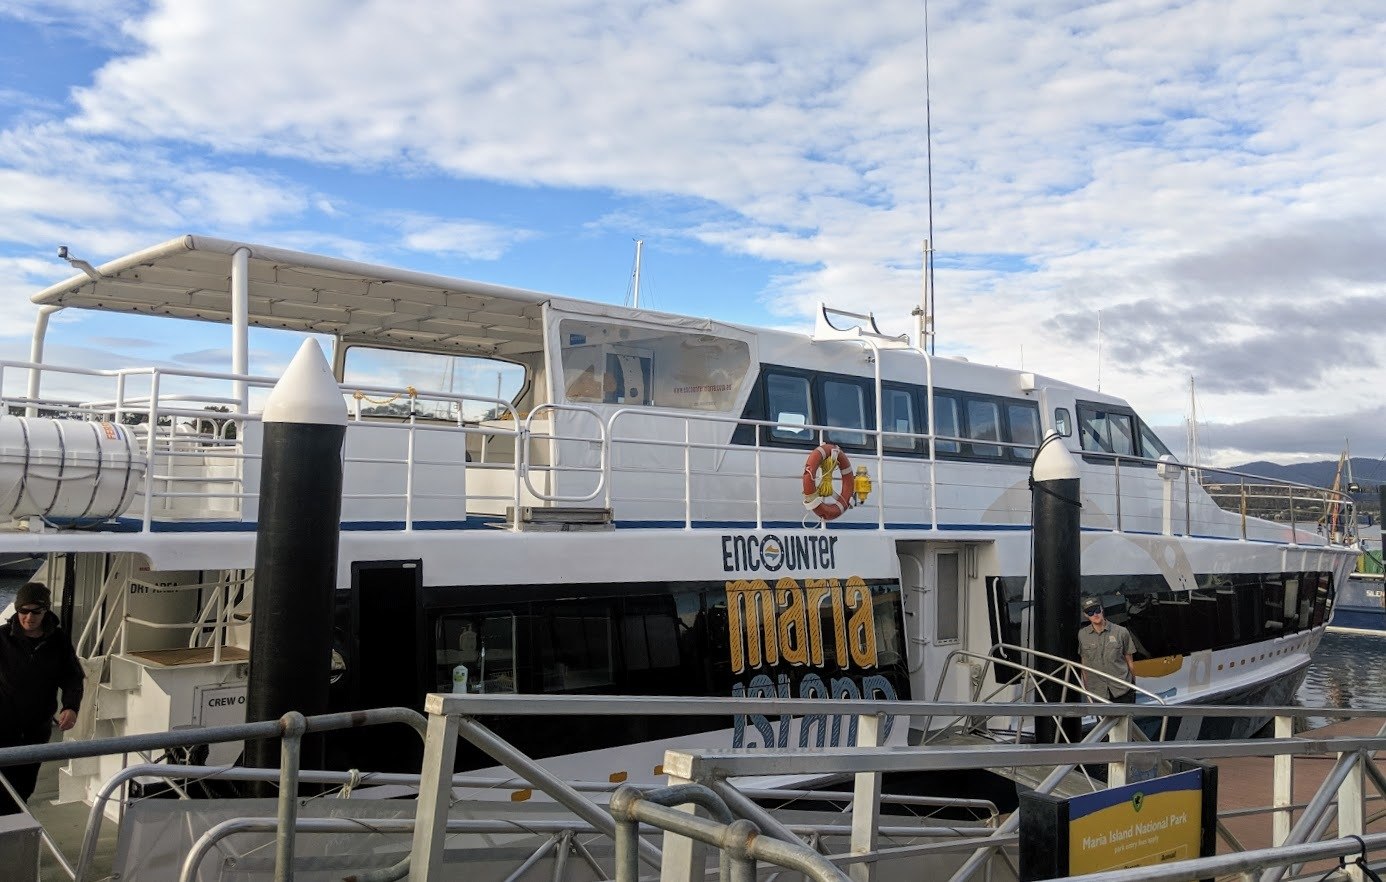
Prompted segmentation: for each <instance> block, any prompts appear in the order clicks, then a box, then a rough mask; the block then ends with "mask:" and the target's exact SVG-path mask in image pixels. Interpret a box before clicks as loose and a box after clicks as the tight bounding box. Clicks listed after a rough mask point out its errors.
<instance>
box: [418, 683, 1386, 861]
mask: <svg viewBox="0 0 1386 882" xmlns="http://www.w3.org/2000/svg"><path fill="white" fill-rule="evenodd" d="M428 710H429V713H430V718H429V740H428V749H427V754H426V759H425V764H426V765H428V764H433V765H434V766H435V767H438V768H441V767H445V766H446V764H447V762H446V761H447V759H448V757H449V756H450V752H451V751H452V750H453V749H455V738H456V735H457V734H458V733H460V734H462V736H463V737H466V738H467V739H468V740H469V741H472V743H473V744H476V745H478V746H482V747H483V749H485V750H486V751H487V753H489V754H490V755H491V756H492V757H493V758H494V759H496V760H498V761H501V762H502V763H503V764H505V765H506V766H507V767H509V768H511V769H512V770H514V771H515V772H516V773H517V774H520V775H528V771H527V770H526V769H525V768H524V759H523V758H519V759H520V761H519V762H518V763H516V764H512V763H511V762H510V760H511V759H512V757H510V756H509V753H508V751H507V749H506V747H505V746H503V742H502V743H501V745H499V746H498V745H497V744H496V741H498V739H495V738H494V735H491V734H490V733H489V731H488V730H485V729H484V727H481V726H480V724H478V723H476V721H475V718H476V717H478V716H486V717H491V716H506V715H517V714H518V715H523V716H529V715H535V714H544V715H553V716H559V717H561V716H564V715H568V714H580V715H592V714H604V715H611V714H641V715H665V714H675V715H710V714H722V715H725V714H731V713H736V714H743V713H744V714H763V715H766V716H770V715H785V714H793V715H799V714H822V713H834V712H837V713H846V714H858V715H861V721H862V728H863V731H866V730H867V726H868V721H870V720H876V721H879V719H880V717H881V716H882V715H885V714H890V715H897V716H903V715H909V716H912V717H913V718H915V719H927V718H931V717H942V716H948V717H959V718H967V717H977V716H989V715H996V714H997V713H998V709H997V708H996V707H995V706H994V705H989V704H939V703H934V702H874V701H873V702H867V701H850V700H849V701H831V700H824V701H819V700H803V699H769V700H762V699H687V698H678V699H660V698H655V699H651V698H648V697H630V698H620V697H597V696H583V697H564V698H552V699H539V698H531V697H528V696H460V695H459V696H452V695H433V696H430V698H429V703H428ZM1258 711H1259V712H1261V713H1266V714H1272V715H1275V717H1276V719H1277V724H1278V728H1277V734H1288V732H1289V731H1290V729H1291V725H1292V722H1293V720H1294V719H1296V718H1303V717H1308V716H1313V715H1315V714H1321V713H1322V711H1321V710H1318V709H1313V708H1286V707H1276V708H1260V709H1258ZM1001 713H1002V714H1003V715H1010V716H1016V717H1039V716H1058V717H1077V716H1086V715H1095V716H1097V717H1098V718H1099V721H1098V724H1097V725H1096V726H1095V727H1094V728H1093V729H1092V730H1090V731H1089V732H1088V733H1087V736H1086V738H1085V740H1084V742H1082V743H1079V744H1055V745H1039V744H1002V743H997V744H993V745H988V746H983V747H945V746H936V745H932V746H920V747H915V748H905V747H900V746H891V747H871V746H863V747H857V748H833V749H821V748H820V749H816V750H814V749H808V750H804V749H800V750H792V749H783V748H780V749H775V748H767V749H764V750H755V751H748V750H744V749H742V750H707V749H702V750H688V751H680V750H671V751H669V752H668V753H667V754H666V755H665V762H664V765H663V768H664V771H665V773H666V774H667V775H669V776H670V783H671V785H673V784H681V783H684V782H690V783H695V784H702V785H705V786H706V787H708V788H710V789H711V790H713V791H714V792H715V793H716V794H717V795H718V796H720V797H721V798H722V799H723V800H724V801H725V803H726V804H727V806H728V807H729V808H730V809H731V811H732V812H733V813H734V814H735V815H737V816H739V817H741V818H745V819H749V820H752V821H754V822H755V825H756V827H758V828H759V829H760V830H761V831H763V836H762V838H768V839H778V840H781V841H785V842H790V841H791V840H789V839H788V838H787V836H786V834H787V831H786V830H785V829H784V828H783V827H782V826H781V825H779V824H778V822H776V821H775V819H774V818H773V817H767V816H766V815H765V814H764V813H763V810H761V809H758V808H757V807H755V806H754V803H751V802H750V801H749V800H746V799H744V797H743V798H738V796H737V794H736V788H735V787H733V786H731V785H730V784H729V783H728V782H729V781H730V780H731V779H733V778H739V777H741V776H748V775H781V776H782V775H818V776H821V775H825V774H828V775H831V774H841V775H851V776H855V778H856V780H857V787H856V791H855V792H856V793H857V794H858V795H859V796H860V795H862V794H866V795H867V799H865V800H863V799H857V800H854V802H853V805H852V813H853V824H852V826H853V830H854V831H856V830H859V829H862V830H863V832H862V833H861V835H862V836H863V837H865V836H866V835H867V834H866V832H864V828H863V827H862V824H861V819H860V817H859V816H858V815H859V813H865V814H866V815H867V816H869V817H870V818H871V822H870V823H871V824H878V823H879V814H878V812H879V806H878V805H877V804H875V803H872V802H871V800H870V799H869V795H870V794H871V793H872V792H873V791H872V785H871V784H870V780H871V778H872V777H873V776H879V775H881V774H884V773H888V772H920V771H923V772H927V771H931V770H957V769H969V768H970V769H998V768H1010V767H1022V766H1023V767H1051V768H1052V769H1053V771H1051V773H1050V774H1049V775H1048V776H1047V777H1046V778H1045V780H1044V781H1043V782H1042V783H1041V785H1040V787H1039V792H1050V791H1051V790H1053V789H1054V788H1055V787H1056V786H1057V785H1058V784H1059V783H1060V781H1062V780H1064V779H1065V777H1066V776H1068V775H1069V774H1070V773H1072V772H1073V770H1074V769H1076V768H1078V767H1079V766H1080V765H1082V764H1106V765H1108V769H1109V780H1110V781H1111V782H1112V783H1124V782H1125V780H1126V774H1127V766H1128V764H1130V763H1138V764H1142V765H1145V764H1148V763H1151V762H1153V763H1156V764H1157V765H1158V763H1159V762H1161V761H1163V760H1166V759H1173V758H1179V759H1186V760H1187V759H1192V760H1214V759H1219V758H1230V757H1244V756H1266V755H1270V756H1274V757H1276V764H1275V767H1274V768H1275V772H1274V774H1275V786H1276V792H1277V794H1280V793H1282V792H1284V793H1288V792H1290V788H1291V787H1292V782H1293V768H1294V766H1293V763H1292V760H1293V758H1294V757H1297V756H1304V757H1319V756H1323V755H1324V754H1326V753H1328V754H1331V753H1335V752H1336V753H1339V755H1340V757H1341V758H1340V760H1339V763H1338V764H1337V765H1336V766H1335V768H1334V769H1333V770H1332V771H1331V772H1330V774H1329V775H1328V776H1326V778H1325V780H1324V782H1323V784H1322V785H1321V786H1320V788H1319V790H1318V792H1317V793H1316V795H1315V797H1314V798H1313V799H1312V800H1311V801H1310V803H1308V804H1307V805H1306V806H1305V807H1304V809H1303V811H1302V812H1301V814H1300V816H1299V820H1298V822H1297V823H1296V824H1295V825H1294V827H1293V829H1291V827H1290V826H1289V825H1288V823H1284V824H1282V823H1280V822H1279V821H1277V822H1276V829H1275V831H1274V834H1273V835H1274V839H1273V841H1274V843H1275V845H1276V846H1277V850H1274V851H1258V852H1250V853H1247V854H1246V855H1245V856H1243V857H1241V858H1237V859H1236V860H1239V861H1241V862H1242V863H1241V864H1237V865H1238V866H1256V867H1261V868H1266V867H1271V866H1276V865H1282V866H1288V865H1290V864H1294V863H1298V862H1300V861H1301V860H1302V859H1305V858H1304V857H1303V856H1304V855H1308V856H1313V857H1316V856H1321V855H1342V854H1347V853H1350V849H1348V848H1346V846H1345V843H1347V842H1354V841H1355V840H1351V839H1347V840H1335V841H1333V842H1326V843H1319V844H1318V845H1315V846H1313V847H1312V848H1310V849H1305V850H1303V852H1301V851H1299V850H1296V849H1299V848H1300V846H1301V843H1306V842H1308V841H1309V840H1312V839H1314V838H1316V837H1319V836H1321V835H1322V834H1323V832H1324V830H1325V829H1326V826H1327V824H1328V821H1329V819H1330V818H1331V817H1332V816H1333V814H1334V811H1335V806H1336V807H1337V814H1338V817H1339V829H1340V832H1352V833H1354V834H1355V835H1362V834H1363V827H1362V820H1363V817H1362V813H1361V811H1360V809H1353V808H1352V804H1353V801H1354V800H1359V801H1360V800H1362V799H1364V798H1365V792H1364V789H1363V785H1364V784H1366V783H1368V782H1370V783H1372V784H1373V785H1374V786H1376V787H1377V788H1378V789H1379V790H1381V791H1382V793H1383V794H1386V777H1383V776H1381V774H1380V773H1379V772H1378V771H1377V770H1376V769H1375V766H1374V764H1373V763H1371V762H1370V761H1368V757H1369V756H1370V755H1371V754H1372V753H1373V752H1375V751H1377V750H1380V749H1383V748H1386V734H1378V735H1377V736H1375V737H1365V738H1363V737H1346V736H1334V737H1325V738H1322V739H1313V738H1307V737H1296V738H1289V737H1283V738H1276V739H1251V740H1243V741H1222V742H1218V741H1209V742H1163V743H1161V742H1155V743H1151V742H1136V741H1128V740H1126V738H1127V736H1129V735H1134V734H1135V730H1134V728H1133V727H1132V726H1131V720H1132V719H1133V718H1135V717H1138V716H1139V717H1146V716H1161V717H1175V718H1182V717H1186V716H1201V717H1237V716H1244V715H1245V714H1246V713H1247V708H1245V707H1235V706H1233V707H1212V706H1209V707H1190V706H1179V705H1157V704H1152V705H1142V706H1132V705H1126V704H1107V705H1096V706H1094V705H1090V704H1043V703H1040V704H1035V703H1031V704H1017V705H1013V706H1010V707H1008V708H1005V709H1003V710H1002V711H1001ZM1335 713H1337V712H1335ZM1341 714H1342V715H1343V716H1348V717H1357V716H1370V717H1380V716H1381V713H1380V712H1370V711H1342V712H1341ZM1108 737H1110V738H1111V739H1112V741H1111V742H1110V743H1100V742H1101V740H1102V739H1104V738H1108ZM870 740H871V739H869V738H868V744H869V743H870ZM435 753H436V757H435ZM541 774H542V773H541ZM863 776H866V783H864V782H863ZM534 780H535V784H536V787H539V789H545V788H546V787H547V786H548V785H549V784H550V783H557V784H559V785H560V786H561V782H544V781H542V779H534ZM875 792H877V793H878V792H879V787H878V785H877V788H876V790H875ZM440 794H441V791H440V790H439V789H438V788H437V787H430V785H429V783H428V781H427V778H425V782H424V790H423V792H422V793H421V797H420V803H421V814H420V816H419V825H418V826H416V828H415V841H414V851H413V857H412V860H413V863H412V870H413V872H415V873H416V874H417V875H415V876H414V877H413V878H421V879H432V878H440V877H439V876H437V875H430V874H431V873H435V874H436V873H437V872H440V871H439V870H438V869H437V867H438V864H437V863H436V861H434V860H433V859H432V858H431V857H430V854H431V851H430V850H431V849H432V848H433V847H434V846H435V845H437V844H438V843H437V842H435V841H434V840H433V838H432V837H434V836H435V834H436V831H433V830H432V826H434V825H436V824H438V823H439V822H440V819H441V817H442V815H440V814H438V813H437V809H435V808H434V806H437V802H436V800H437V799H438V798H439V796H440ZM555 798H557V797H555ZM439 808H441V807H439ZM1289 811H1291V806H1290V803H1289V802H1288V800H1287V799H1286V800H1282V799H1280V798H1279V797H1277V802H1276V804H1275V805H1273V806H1271V807H1268V808H1267V809H1266V810H1265V813H1266V814H1268V815H1270V816H1271V818H1272V819H1273V820H1275V819H1282V820H1283V819H1284V818H1287V817H1288V813H1289ZM616 814H617V817H618V824H619V823H622V822H623V821H622V812H621V810H620V808H619V807H618V811H617V812H616ZM676 814H681V817H673V816H666V815H665V814H664V813H663V812H661V811H654V810H651V811H650V812H648V813H646V814H645V815H643V816H642V819H643V820H645V821H646V822H652V823H655V824H658V825H660V826H662V827H663V828H664V829H667V830H670V831H671V835H672V833H673V832H681V833H686V834H690V835H693V836H694V837H696V838H699V839H700V840H702V841H709V842H714V841H716V842H720V843H722V844H724V845H727V844H729V845H730V846H731V847H732V848H733V849H735V848H737V847H739V846H738V845H737V843H739V842H742V841H745V840H744V839H743V834H746V833H749V831H750V828H749V827H745V826H744V825H743V826H742V827H741V828H739V829H737V830H732V829H731V825H727V824H721V825H720V826H718V825H717V822H715V821H714V822H706V823H711V824H713V826H709V827H700V828H697V829H694V828H693V827H687V828H683V827H682V825H683V823H684V819H686V818H687V815H686V814H682V813H676ZM629 815H630V813H629V812H627V813H626V818H627V819H628V818H629ZM666 820H667V821H668V822H669V823H667V824H665V823H664V822H665V821H666ZM1018 823H1019V817H1018V815H1012V816H1011V817H1010V819H1009V820H1007V821H1006V822H1005V823H1003V824H1001V825H1000V826H999V827H998V828H996V830H995V831H994V832H992V833H990V834H988V835H986V836H983V837H975V838H971V839H969V838H963V839H961V840H958V841H953V842H950V843H948V844H947V847H948V848H949V849H951V850H954V851H964V852H968V853H971V855H972V857H971V858H969V859H968V860H967V861H965V862H964V863H963V864H962V865H961V866H960V867H959V868H958V869H957V871H956V872H954V873H953V875H952V879H953V882H964V880H967V879H970V878H972V877H973V876H974V875H975V874H976V873H977V872H978V871H980V870H981V869H982V868H983V867H984V866H985V865H986V864H987V862H988V861H990V860H991V859H993V858H994V857H996V856H997V855H998V854H1004V852H998V849H1005V848H1009V847H1011V846H1013V845H1014V843H1015V833H1016V831H1017V829H1018ZM869 826H870V824H868V825H866V827H868V828H869ZM439 829H441V828H439ZM856 835H857V834H856V833H854V841H853V842H854V844H853V849H852V851H851V853H850V854H842V855H830V856H828V857H829V860H831V861H832V862H833V863H835V864H837V865H839V866H850V865H851V864H853V863H861V862H866V863H880V862H883V861H889V860H903V859H909V857H910V856H916V857H917V856H919V855H920V854H923V853H925V851H928V850H927V849H925V850H921V849H920V847H919V846H905V847H903V848H900V849H898V850H895V849H889V848H882V849H877V848H875V847H874V844H871V843H868V841H867V840H866V839H864V838H863V839H861V840H858V839H857V838H855V837H856ZM718 837H721V839H720V840H719V839H718ZM669 843H670V840H669V838H668V837H667V836H666V848H665V849H664V850H663V853H662V855H663V856H662V860H663V861H666V862H667V861H668V860H670V859H677V860H680V861H684V860H687V859H689V858H688V857H687V856H686V855H687V853H686V852H685V851H683V850H678V849H675V850H674V851H670V849H669V847H668V846H669ZM932 848H933V847H932V846H930V847H929V849H932ZM1335 849H1336V851H1335ZM928 853H935V852H933V851H928ZM624 854H625V857H624V858H623V860H624V861H625V862H626V869H627V871H629V869H630V866H631V863H632V859H631V857H630V854H629V851H627V852H625V853H624ZM733 857H736V856H735V854H733ZM642 859H643V858H642ZM738 859H741V860H743V862H744V860H745V856H744V855H743V856H742V857H741V858H738ZM1003 859H1007V860H1009V858H1003ZM1209 860H1211V859H1209ZM1234 863H1235V861H1234ZM1201 866H1203V865H1202V864H1187V865H1183V864H1181V865H1178V869H1170V871H1169V875H1167V876H1165V875H1162V876H1161V878H1169V879H1174V878H1189V879H1192V878H1198V877H1199V876H1200V875H1209V874H1201V873H1200V872H1199V870H1198V869H1197V868H1198V867H1201ZM743 869H744V867H743ZM1160 872H1161V873H1162V874H1163V873H1164V872H1165V871H1164V870H1163V869H1162V870H1161V871H1160ZM1181 872H1182V875H1177V874H1178V873H1181ZM665 873H666V878H696V877H697V876H698V871H697V870H696V868H688V867H684V868H682V869H677V870H675V871H673V874H672V876H670V875H669V870H668V868H667V866H666V870H665ZM853 878H856V876H855V874H853ZM1125 878H1127V879H1134V878H1136V877H1135V876H1127V877H1125ZM1266 882H1274V879H1273V878H1271V877H1267V880H1266Z"/></svg>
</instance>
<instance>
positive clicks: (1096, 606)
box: [1083, 597, 1102, 616]
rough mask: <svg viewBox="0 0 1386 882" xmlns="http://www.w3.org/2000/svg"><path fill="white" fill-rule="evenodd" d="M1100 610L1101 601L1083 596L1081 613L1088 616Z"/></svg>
mask: <svg viewBox="0 0 1386 882" xmlns="http://www.w3.org/2000/svg"><path fill="white" fill-rule="evenodd" d="M1100 612H1102V603H1101V601H1099V600H1098V599H1097V598H1096V597H1085V598H1083V615H1085V616H1090V615H1094V614H1096V613H1100Z"/></svg>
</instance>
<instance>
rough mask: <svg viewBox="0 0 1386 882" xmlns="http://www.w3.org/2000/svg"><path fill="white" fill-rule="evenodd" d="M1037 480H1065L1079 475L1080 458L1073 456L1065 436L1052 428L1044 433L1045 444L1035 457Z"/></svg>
mask: <svg viewBox="0 0 1386 882" xmlns="http://www.w3.org/2000/svg"><path fill="white" fill-rule="evenodd" d="M1034 476H1035V480H1036V481H1064V480H1068V479H1071V478H1077V477H1078V460H1076V459H1074V458H1073V454H1072V453H1070V452H1069V449H1068V447H1067V446H1065V445H1064V441H1063V438H1061V437H1060V436H1059V433H1058V432H1056V431H1054V430H1053V429H1050V430H1049V431H1048V432H1045V433H1044V445H1043V446H1042V447H1040V452H1039V456H1037V457H1035V468H1034Z"/></svg>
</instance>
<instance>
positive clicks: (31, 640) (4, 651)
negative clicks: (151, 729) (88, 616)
mask: <svg viewBox="0 0 1386 882" xmlns="http://www.w3.org/2000/svg"><path fill="white" fill-rule="evenodd" d="M52 603H53V600H52V595H50V594H49V593H48V588H46V587H45V586H43V585H40V584H39V583H37V582H30V583H28V584H27V585H24V586H22V587H21V588H20V589H19V593H18V594H17V595H16V596H15V599H14V608H15V615H14V618H12V619H10V620H9V621H8V622H6V623H5V624H4V625H0V747H15V746H18V745H23V744H45V743H47V741H48V738H49V736H50V735H51V734H52V725H53V723H54V722H56V723H57V724H58V728H59V729H62V730H63V731H64V732H66V731H67V730H68V729H71V728H72V727H73V726H74V725H76V724H77V709H78V707H80V706H81V704H82V666H81V665H79V664H78V663H77V654H76V652H74V651H73V649H72V641H71V640H69V639H68V637H67V634H66V633H64V631H63V629H62V628H61V627H60V626H59V625H58V617H57V616H55V615H53V613H52V611H51V610H50V607H51V606H52ZM59 689H62V692H63V703H62V711H61V712H59V713H58V715H57V717H56V718H55V717H54V716H53V713H54V711H57V710H58V696H57V693H58V690H59ZM38 771H39V767H38V763H33V764H31V765H23V766H5V767H0V774H4V776H5V777H6V778H8V779H9V781H10V783H11V784H12V785H13V786H14V789H15V790H16V791H18V792H19V796H20V798H21V799H23V800H24V801H26V802H27V801H28V799H29V797H30V796H31V795H32V794H33V792H34V784H35V782H36V781H37V779H38ZM19 810H20V807H19V806H16V805H14V802H13V800H12V799H10V797H9V794H8V793H5V792H4V788H0V814H14V813H15V812H18V811H19Z"/></svg>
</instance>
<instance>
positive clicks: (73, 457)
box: [0, 416, 145, 521]
mask: <svg viewBox="0 0 1386 882" xmlns="http://www.w3.org/2000/svg"><path fill="white" fill-rule="evenodd" d="M144 472H145V460H144V453H143V452H142V451H141V450H140V448H139V445H138V443H137V442H136V440H135V439H134V438H132V437H131V435H130V428H129V427H128V426H119V425H116V424H115V423H104V422H100V423H97V422H80V421H77V420H54V419H42V418H30V417H13V416H0V516H8V517H12V518H22V517H34V516H41V517H45V518H58V519H69V518H70V519H77V520H84V521H85V520H106V519H107V518H113V517H116V516H117V515H120V514H121V513H122V512H124V511H125V510H126V509H127V508H129V507H130V502H131V501H132V500H133V499H134V498H135V491H136V490H137V489H138V488H139V486H140V483H141V482H142V481H143V480H144Z"/></svg>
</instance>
